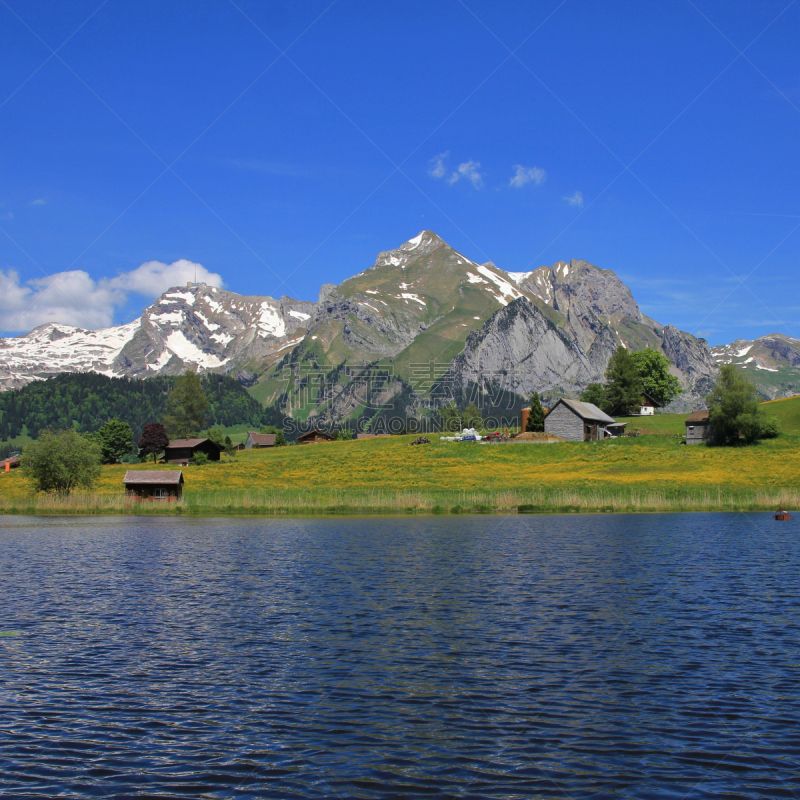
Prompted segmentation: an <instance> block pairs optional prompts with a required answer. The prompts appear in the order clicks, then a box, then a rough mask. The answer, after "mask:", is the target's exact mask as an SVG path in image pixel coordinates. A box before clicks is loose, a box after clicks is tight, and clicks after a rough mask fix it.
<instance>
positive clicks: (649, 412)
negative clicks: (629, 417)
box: [639, 394, 661, 417]
mask: <svg viewBox="0 0 800 800" xmlns="http://www.w3.org/2000/svg"><path fill="white" fill-rule="evenodd" d="M657 408H661V404H660V403H656V401H655V400H653V398H652V397H650V395H649V394H643V395H642V403H641V407H640V408H639V415H640V416H642V417H652V416H653V415H654V414H655V413H656V409H657Z"/></svg>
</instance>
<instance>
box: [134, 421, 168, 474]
mask: <svg viewBox="0 0 800 800" xmlns="http://www.w3.org/2000/svg"><path fill="white" fill-rule="evenodd" d="M168 444H169V436H167V429H166V428H165V427H164V426H163V425H162V424H161V423H160V422H148V423H147V425H145V426H144V430H143V431H142V435H141V436H140V437H139V458H141V459H142V461H144V460H146V459H147V457H148V456H150V455H152V456H153V463H154V464H155V463H156V460H157V459H158V454H159V453H163V452H164V448H165V447H167V445H168Z"/></svg>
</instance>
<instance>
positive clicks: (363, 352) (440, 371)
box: [0, 231, 800, 422]
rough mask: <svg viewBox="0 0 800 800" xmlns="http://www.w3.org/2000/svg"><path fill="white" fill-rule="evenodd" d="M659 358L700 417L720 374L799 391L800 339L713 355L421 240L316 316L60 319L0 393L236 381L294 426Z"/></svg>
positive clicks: (163, 300) (21, 345) (590, 284)
mask: <svg viewBox="0 0 800 800" xmlns="http://www.w3.org/2000/svg"><path fill="white" fill-rule="evenodd" d="M620 344H622V345H624V346H626V347H628V348H632V349H635V350H639V349H642V348H644V347H652V348H656V349H658V350H661V351H662V352H664V353H665V354H666V355H667V356H668V357H669V358H670V360H671V361H672V363H673V365H674V372H675V375H676V376H677V377H678V378H679V380H680V382H681V384H682V386H683V388H684V392H683V393H682V394H681V395H680V396H679V397H678V398H677V399H676V400H675V401H673V403H672V405H671V410H675V411H680V410H685V409H688V408H695V407H697V406H698V404H699V403H702V398H703V397H704V395H705V394H707V393H708V391H709V390H710V388H711V386H712V385H713V383H714V381H715V378H716V374H717V372H718V364H719V363H729V362H733V363H737V364H740V365H741V368H742V369H744V370H745V371H746V372H747V373H748V374H749V375H750V376H751V378H752V377H755V378H756V380H757V383H758V385H759V389H760V391H761V392H762V394H764V396H765V397H777V396H783V395H784V394H793V393H795V392H796V391H797V388H796V387H797V386H798V385H800V381H798V380H797V378H798V376H800V342H798V341H797V340H792V339H788V338H787V337H783V336H779V335H773V336H770V337H763V338H762V339H759V340H756V341H755V342H744V341H737V342H734V343H733V344H732V345H728V346H724V347H716V348H714V349H713V350H712V349H710V348H709V346H708V344H707V343H706V342H705V340H703V339H698V338H695V337H694V336H692V335H690V334H688V333H685V332H683V331H679V330H677V329H676V328H675V327H673V326H672V325H666V326H664V325H661V324H659V323H658V322H656V321H654V320H652V319H650V318H649V317H647V316H645V315H644V314H642V312H641V311H640V310H639V307H638V305H637V304H636V301H635V300H634V299H633V296H632V295H631V292H630V290H629V289H628V287H627V286H625V285H624V284H623V283H622V282H621V281H620V280H619V278H618V277H617V276H616V275H615V274H614V273H613V272H611V271H610V270H605V269H599V268H597V267H595V266H593V265H591V264H589V263H588V262H586V261H577V260H573V261H570V262H563V261H560V262H557V263H556V264H555V265H554V266H552V267H540V268H539V269H536V270H534V271H531V272H506V271H504V270H502V269H499V268H498V267H496V266H495V265H494V264H492V263H491V262H487V263H485V264H477V263H476V262H474V261H471V260H470V259H468V258H466V257H465V256H463V255H461V254H460V253H458V252H456V251H455V250H454V249H453V248H451V247H450V246H449V245H448V244H447V243H445V242H444V241H443V240H442V239H440V238H439V237H438V236H437V235H436V234H434V233H432V232H430V231H423V232H422V233H420V234H419V235H417V236H415V237H414V238H413V239H410V240H409V241H407V242H406V243H405V244H403V245H401V246H400V247H399V248H397V249H396V250H389V251H386V252H382V253H380V254H379V255H378V257H377V259H376V261H375V264H374V265H373V266H372V267H370V268H369V269H366V270H365V271H363V272H360V273H358V274H357V275H355V276H354V277H352V278H349V279H348V280H346V281H344V283H342V284H340V285H338V286H337V285H334V284H325V285H324V286H323V287H322V290H321V291H320V294H319V299H318V301H317V302H316V303H314V302H307V301H301V300H293V299H291V298H289V297H281V298H280V300H275V299H273V298H271V297H262V296H244V295H239V294H235V293H233V292H229V291H225V290H222V289H218V288H215V287H211V286H208V285H206V284H202V283H201V284H192V285H189V286H186V287H176V288H173V289H170V290H169V291H167V292H165V293H164V294H163V295H162V296H161V297H160V298H159V299H158V300H157V301H156V302H155V303H153V305H151V306H150V307H149V308H147V309H146V310H145V311H144V313H143V314H142V316H141V317H140V318H139V319H137V320H135V321H134V322H131V323H128V324H126V325H120V326H117V327H113V328H106V329H103V330H95V331H89V330H82V329H80V328H75V327H72V326H69V325H63V324H60V323H57V322H53V323H48V324H46V325H41V326H39V327H38V328H36V329H34V330H33V331H31V332H30V333H29V334H27V335H25V336H19V337H14V338H7V339H0V389H1V390H8V389H17V388H21V387H23V386H25V385H26V384H28V383H30V382H31V381H33V380H40V379H44V378H47V377H50V376H52V375H55V374H58V373H61V372H86V371H94V372H98V373H101V374H103V375H108V376H128V377H132V378H148V377H151V376H154V375H161V374H166V375H176V374H179V373H180V372H183V371H184V370H186V369H196V370H198V371H201V372H204V371H209V372H218V373H229V374H231V375H232V376H234V377H236V378H237V379H238V380H239V381H240V382H241V383H243V384H244V385H245V386H247V387H248V390H249V391H250V393H251V394H252V395H254V396H255V397H256V398H257V399H259V400H260V401H261V402H262V403H264V404H266V405H270V406H275V407H276V408H278V409H279V410H280V411H281V412H282V413H284V414H286V415H288V416H291V417H293V418H295V419H296V420H298V421H311V420H312V419H316V420H319V421H320V422H339V421H342V420H345V419H352V420H355V419H358V418H365V417H367V418H370V419H375V418H376V417H379V416H380V415H385V414H387V413H389V410H390V409H391V413H393V414H395V415H397V414H400V415H403V416H405V415H415V416H418V415H420V414H424V413H425V412H426V410H427V409H431V408H434V407H436V406H437V405H439V404H441V403H442V402H444V401H447V400H449V399H451V398H452V399H455V400H456V401H457V402H458V403H459V404H462V403H465V402H468V401H469V400H481V402H482V403H483V407H484V408H485V409H489V410H490V411H492V412H502V411H505V410H507V411H512V410H516V409H517V408H519V407H521V406H522V404H523V403H524V402H525V401H526V400H527V398H528V397H529V396H530V394H531V392H533V391H539V392H540V393H541V394H542V395H543V396H544V398H545V400H546V401H549V400H551V399H552V398H554V397H557V396H573V397H575V396H577V395H578V394H579V393H580V392H581V390H582V389H583V388H584V387H585V386H586V385H587V384H588V383H590V382H592V381H599V380H602V377H603V373H604V371H605V368H606V364H607V363H608V360H609V358H610V356H611V354H612V352H613V350H614V348H615V347H617V346H618V345H620Z"/></svg>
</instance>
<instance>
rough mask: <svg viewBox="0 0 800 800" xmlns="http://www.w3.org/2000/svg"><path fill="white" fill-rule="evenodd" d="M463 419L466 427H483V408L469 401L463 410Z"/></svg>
mask: <svg viewBox="0 0 800 800" xmlns="http://www.w3.org/2000/svg"><path fill="white" fill-rule="evenodd" d="M461 421H462V423H463V424H464V427H465V428H475V429H477V428H482V427H483V416H482V415H481V410H480V409H479V408H478V406H476V405H475V403H467V405H466V406H465V407H464V410H463V411H462V412H461Z"/></svg>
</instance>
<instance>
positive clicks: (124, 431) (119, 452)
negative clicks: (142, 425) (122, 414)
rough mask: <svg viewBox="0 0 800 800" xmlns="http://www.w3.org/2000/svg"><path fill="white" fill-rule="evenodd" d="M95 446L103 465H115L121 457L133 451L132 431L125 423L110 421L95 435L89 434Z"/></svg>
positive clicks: (115, 420) (116, 420)
mask: <svg viewBox="0 0 800 800" xmlns="http://www.w3.org/2000/svg"><path fill="white" fill-rule="evenodd" d="M90 438H92V439H93V440H94V441H95V442H97V444H99V445H100V452H101V453H102V459H103V463H104V464H116V463H117V461H119V460H120V459H121V458H122V457H123V456H126V455H128V453H130V452H131V450H133V431H132V430H131V426H130V425H128V423H127V422H120V420H118V419H111V420H109V421H108V422H106V424H105V425H103V426H101V427H100V428H99V430H98V431H97V432H96V433H93V434H90Z"/></svg>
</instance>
